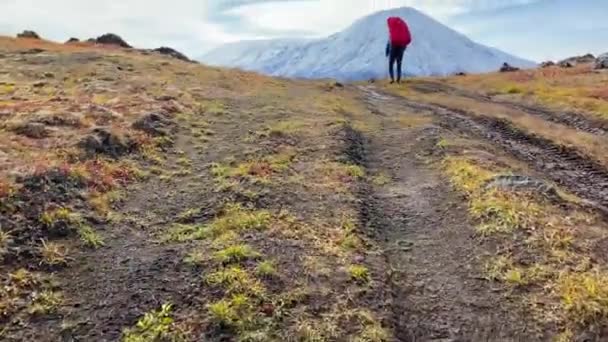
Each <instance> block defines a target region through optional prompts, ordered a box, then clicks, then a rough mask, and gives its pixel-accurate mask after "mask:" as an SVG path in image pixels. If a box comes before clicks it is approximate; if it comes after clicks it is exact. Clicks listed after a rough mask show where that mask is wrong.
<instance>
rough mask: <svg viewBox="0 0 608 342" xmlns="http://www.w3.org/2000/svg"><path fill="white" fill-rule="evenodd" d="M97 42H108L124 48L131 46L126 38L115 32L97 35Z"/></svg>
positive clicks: (107, 43)
mask: <svg viewBox="0 0 608 342" xmlns="http://www.w3.org/2000/svg"><path fill="white" fill-rule="evenodd" d="M95 42H96V43H97V44H106V45H117V46H120V47H123V48H131V45H129V44H128V43H127V42H126V41H125V40H124V39H122V38H121V37H120V36H119V35H117V34H114V33H106V34H104V35H102V36H99V37H97V39H96V40H95Z"/></svg>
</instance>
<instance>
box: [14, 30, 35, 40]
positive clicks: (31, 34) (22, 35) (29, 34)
mask: <svg viewBox="0 0 608 342" xmlns="http://www.w3.org/2000/svg"><path fill="white" fill-rule="evenodd" d="M17 38H28V39H40V36H39V35H38V33H36V32H34V31H30V30H25V31H23V32H21V33H19V34H17Z"/></svg>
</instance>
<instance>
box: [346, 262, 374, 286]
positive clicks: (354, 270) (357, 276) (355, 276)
mask: <svg viewBox="0 0 608 342" xmlns="http://www.w3.org/2000/svg"><path fill="white" fill-rule="evenodd" d="M348 274H349V275H350V278H351V279H352V280H355V281H357V282H360V283H368V282H369V281H370V280H371V275H370V273H369V269H368V268H367V267H365V266H362V265H351V266H349V267H348Z"/></svg>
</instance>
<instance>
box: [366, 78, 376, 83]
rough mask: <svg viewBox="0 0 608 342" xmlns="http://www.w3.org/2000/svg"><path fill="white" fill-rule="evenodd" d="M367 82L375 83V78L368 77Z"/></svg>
mask: <svg viewBox="0 0 608 342" xmlns="http://www.w3.org/2000/svg"><path fill="white" fill-rule="evenodd" d="M367 82H368V83H376V80H375V79H373V78H370V79H369V80H368V81H367Z"/></svg>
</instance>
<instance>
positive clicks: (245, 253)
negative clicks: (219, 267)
mask: <svg viewBox="0 0 608 342" xmlns="http://www.w3.org/2000/svg"><path fill="white" fill-rule="evenodd" d="M258 257H260V253H258V252H256V251H255V250H254V249H253V248H251V246H249V245H243V244H240V245H232V246H228V247H226V248H224V249H222V250H220V251H217V252H215V253H214V254H213V258H214V259H215V261H216V262H219V263H223V264H229V263H238V262H241V261H245V260H247V259H255V258H258Z"/></svg>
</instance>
